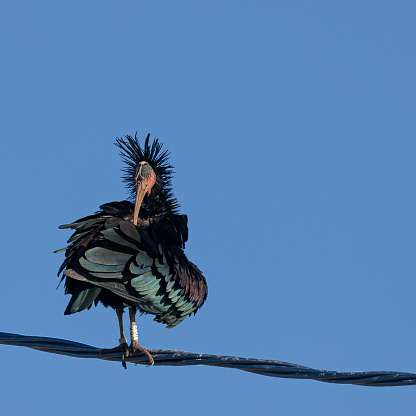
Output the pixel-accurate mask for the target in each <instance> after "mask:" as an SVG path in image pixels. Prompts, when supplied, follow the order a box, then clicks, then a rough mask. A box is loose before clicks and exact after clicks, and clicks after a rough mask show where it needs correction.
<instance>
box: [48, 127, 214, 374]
mask: <svg viewBox="0 0 416 416" xmlns="http://www.w3.org/2000/svg"><path fill="white" fill-rule="evenodd" d="M114 144H115V145H116V146H117V147H118V148H119V151H120V156H121V159H122V161H123V162H124V164H125V167H124V168H122V169H121V170H122V171H123V175H122V180H123V181H124V182H125V185H126V187H127V190H128V198H127V199H126V200H124V201H114V202H109V203H105V204H103V205H101V206H100V210H99V211H97V212H95V213H94V214H92V215H89V216H86V217H84V218H80V219H78V220H76V221H74V222H72V223H70V224H64V225H61V226H59V228H60V229H72V230H75V231H74V232H73V234H72V236H71V237H70V238H69V240H68V241H67V243H68V244H69V245H68V246H67V247H64V248H62V249H60V250H56V251H55V253H60V252H65V259H64V261H63V263H62V265H61V267H60V268H59V270H58V276H61V273H62V276H61V280H60V283H61V282H62V281H64V285H65V294H69V295H71V298H70V300H69V303H68V305H67V307H66V309H65V312H64V314H65V315H71V314H73V313H76V312H81V311H83V310H85V309H90V308H91V306H92V305H93V304H94V305H95V306H97V304H102V305H104V306H105V307H111V308H113V309H114V310H115V312H116V315H117V319H118V324H119V331H120V338H119V344H118V346H117V347H115V348H111V349H104V350H103V351H104V352H123V357H125V356H129V355H135V354H144V355H146V356H147V358H148V360H149V363H150V364H149V365H152V364H153V363H154V359H153V357H152V355H151V354H150V353H149V351H148V350H147V349H146V348H145V347H143V346H142V345H140V344H139V342H138V330H137V324H136V313H137V312H138V311H139V312H140V313H141V314H143V313H144V314H152V315H155V318H154V320H155V321H157V322H160V323H163V324H166V325H167V328H173V327H175V326H176V325H178V324H179V323H181V322H182V321H183V320H184V319H185V318H186V317H187V316H190V315H191V314H196V312H197V311H198V310H199V309H200V308H201V306H202V305H203V304H204V302H205V300H206V298H207V294H208V287H207V283H206V279H205V277H204V276H203V274H202V272H201V271H200V270H199V268H198V267H197V266H196V265H195V264H194V263H192V262H191V261H189V260H188V258H187V257H186V255H185V253H184V249H185V243H186V241H187V240H188V219H187V216H186V215H184V214H180V213H179V209H180V205H179V203H178V201H177V199H176V198H175V197H174V194H173V190H172V184H171V179H172V174H173V166H172V165H170V163H169V159H170V153H169V152H168V151H167V150H163V144H162V143H161V142H160V141H159V139H157V138H155V139H154V140H153V142H152V143H151V144H150V134H148V135H147V137H146V139H145V140H144V145H143V146H142V147H141V145H140V142H139V139H138V138H137V132H136V134H135V135H134V137H133V136H130V135H126V136H124V138H116V141H115V143H114ZM125 308H128V311H129V319H130V341H131V342H130V345H128V342H127V338H126V336H125V333H124V328H123V319H122V317H123V313H124V309H125ZM123 366H124V367H125V368H126V365H125V362H124V358H123Z"/></svg>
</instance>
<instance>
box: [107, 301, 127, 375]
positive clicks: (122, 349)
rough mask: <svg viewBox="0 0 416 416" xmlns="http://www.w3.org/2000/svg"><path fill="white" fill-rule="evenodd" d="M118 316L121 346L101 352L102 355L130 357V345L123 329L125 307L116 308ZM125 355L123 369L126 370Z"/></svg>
mask: <svg viewBox="0 0 416 416" xmlns="http://www.w3.org/2000/svg"><path fill="white" fill-rule="evenodd" d="M116 314H117V319H118V326H119V328H120V339H119V340H118V342H119V345H118V346H117V347H115V348H111V349H103V350H101V352H102V353H112V352H123V353H124V355H126V356H128V355H129V345H128V343H127V338H126V336H125V335H124V329H123V307H122V306H119V307H117V308H116ZM124 355H123V361H122V364H123V367H124V368H126V362H125V361H124Z"/></svg>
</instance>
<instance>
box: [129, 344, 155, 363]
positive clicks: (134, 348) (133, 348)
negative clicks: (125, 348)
mask: <svg viewBox="0 0 416 416" xmlns="http://www.w3.org/2000/svg"><path fill="white" fill-rule="evenodd" d="M136 354H144V355H145V356H146V357H147V358H148V360H149V363H150V364H149V365H148V367H150V366H151V365H153V364H154V363H155V360H154V359H153V357H152V354H150V352H149V351H147V349H146V348H145V347H142V346H141V345H139V343H138V342H137V341H132V342H131V344H130V348H129V353H128V355H136Z"/></svg>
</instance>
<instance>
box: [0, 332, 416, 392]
mask: <svg viewBox="0 0 416 416" xmlns="http://www.w3.org/2000/svg"><path fill="white" fill-rule="evenodd" d="M0 344H5V345H14V346H21V347H27V348H33V349H36V350H40V351H44V352H49V353H53V354H62V355H68V356H70V357H78V358H98V359H100V360H107V361H120V362H123V361H126V362H128V363H134V364H142V365H148V364H149V361H148V358H147V357H146V356H142V355H134V356H130V357H125V358H124V359H123V354H122V353H102V350H101V348H96V347H92V346H91V345H86V344H81V343H79V342H74V341H69V340H65V339H59V338H49V337H36V336H33V337H32V336H25V335H18V334H9V333H7V332H0ZM149 352H150V354H152V356H153V358H154V360H155V364H154V365H165V366H184V365H209V366H214V367H226V368H235V369H238V370H243V371H248V372H251V373H256V374H261V375H264V376H271V377H282V378H296V379H311V380H317V381H323V382H326V383H339V384H356V385H360V386H409V385H414V384H416V374H412V373H401V372H393V371H365V372H364V371H359V372H353V373H342V372H339V371H327V370H315V369H313V368H309V367H303V366H301V365H297V364H291V363H285V362H283V361H272V360H260V359H255V358H239V357H229V356H223V355H208V354H195V353H191V352H184V351H174V350H149Z"/></svg>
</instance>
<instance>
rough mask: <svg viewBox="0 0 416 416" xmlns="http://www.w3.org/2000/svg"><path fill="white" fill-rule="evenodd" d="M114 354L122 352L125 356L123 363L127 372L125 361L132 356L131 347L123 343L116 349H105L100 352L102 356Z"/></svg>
mask: <svg viewBox="0 0 416 416" xmlns="http://www.w3.org/2000/svg"><path fill="white" fill-rule="evenodd" d="M113 352H122V353H124V354H123V357H122V359H123V361H122V362H121V364H122V366H123V367H124V369H125V370H127V365H126V362H125V361H124V358H125V357H128V356H129V354H130V350H129V345H128V344H127V343H126V342H123V343H122V344H120V345H118V346H117V347H114V348H103V349H102V350H101V352H100V354H111V353H113Z"/></svg>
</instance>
